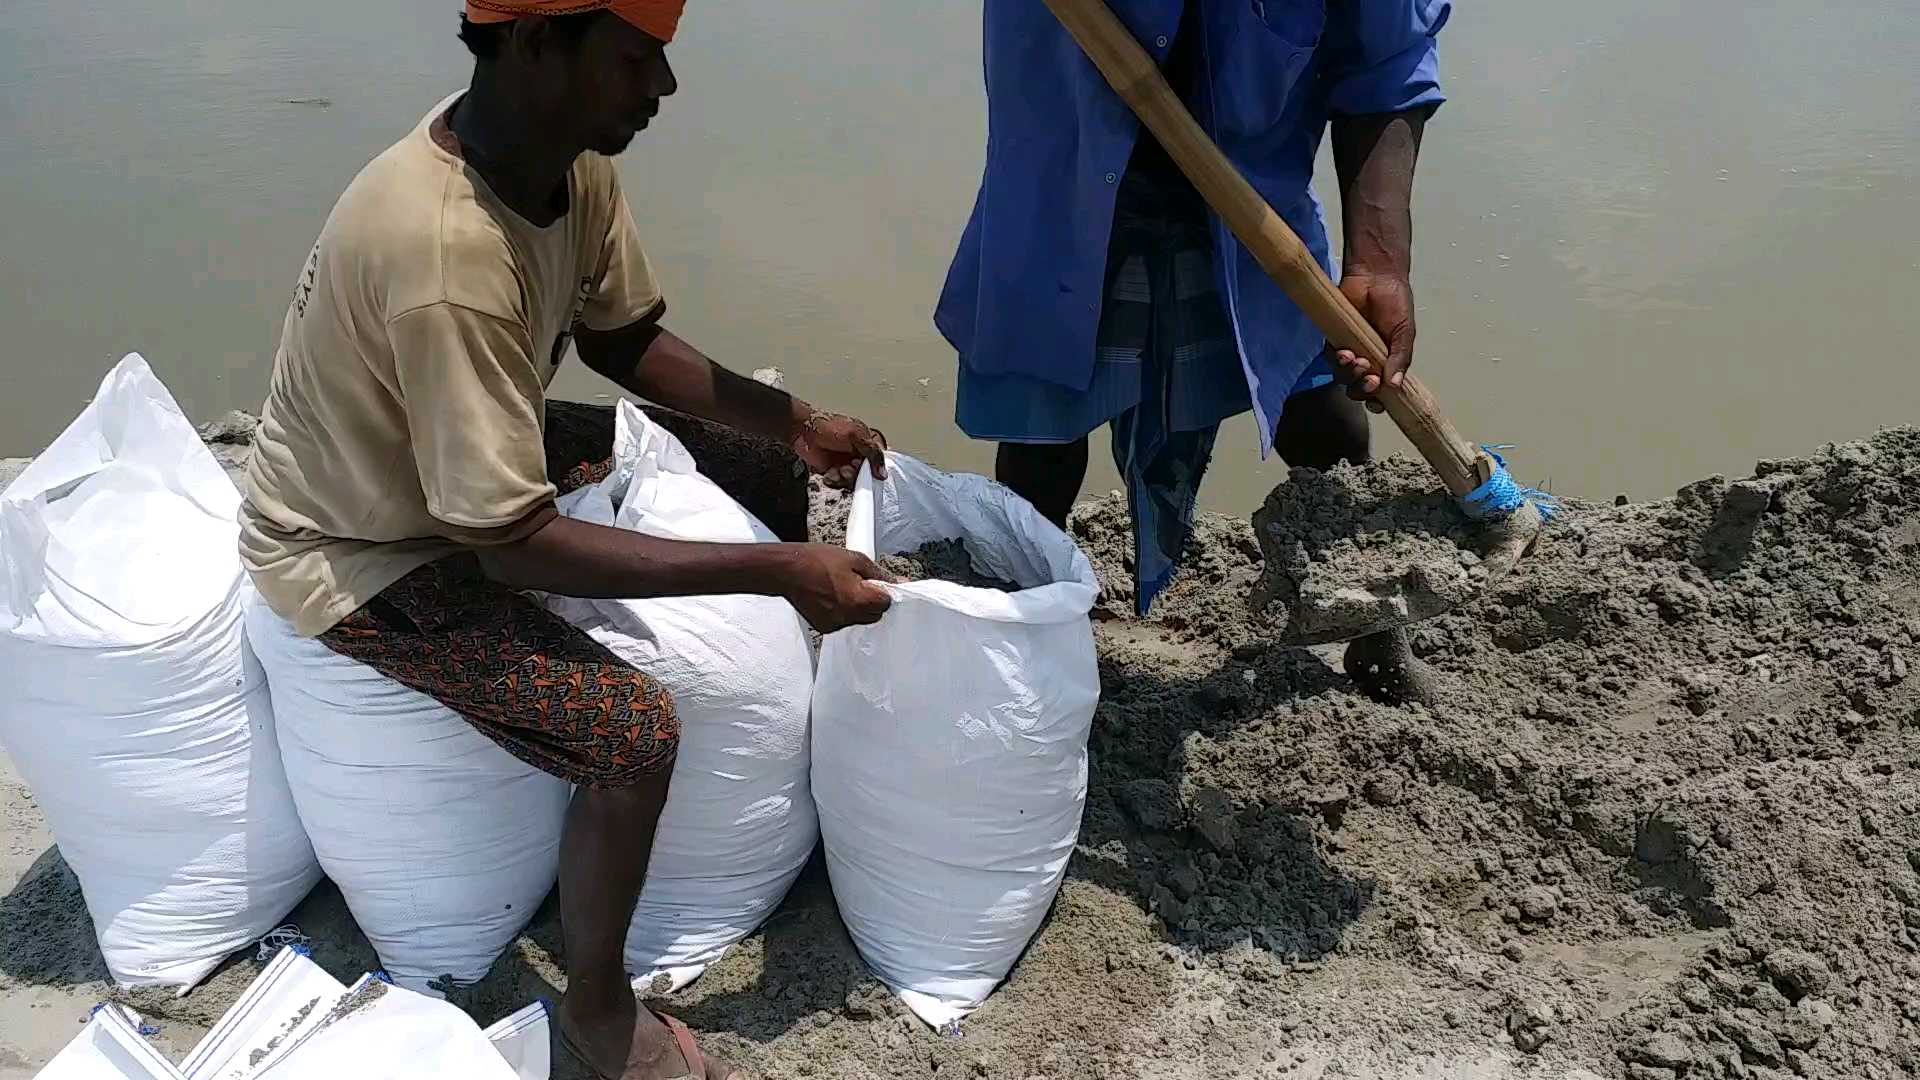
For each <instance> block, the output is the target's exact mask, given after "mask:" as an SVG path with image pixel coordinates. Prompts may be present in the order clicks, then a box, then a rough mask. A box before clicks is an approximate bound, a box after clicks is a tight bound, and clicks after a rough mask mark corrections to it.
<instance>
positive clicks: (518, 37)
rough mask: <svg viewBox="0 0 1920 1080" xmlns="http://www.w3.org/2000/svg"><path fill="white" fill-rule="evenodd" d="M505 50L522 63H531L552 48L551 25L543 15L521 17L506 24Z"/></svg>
mask: <svg viewBox="0 0 1920 1080" xmlns="http://www.w3.org/2000/svg"><path fill="white" fill-rule="evenodd" d="M508 25H509V26H510V27H512V29H511V30H510V31H509V32H508V35H507V48H509V49H511V50H513V51H514V53H515V55H517V56H518V57H519V59H520V60H521V61H522V62H523V63H529V64H530V63H532V62H534V61H537V60H539V59H540V57H542V56H543V55H545V54H546V52H547V50H548V49H551V48H553V36H554V35H553V23H551V22H549V21H548V20H547V17H546V16H545V15H522V16H520V17H519V18H517V19H515V20H513V22H511V23H509V24H508Z"/></svg>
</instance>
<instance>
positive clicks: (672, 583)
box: [474, 517, 794, 600]
mask: <svg viewBox="0 0 1920 1080" xmlns="http://www.w3.org/2000/svg"><path fill="white" fill-rule="evenodd" d="M474 551H475V552H476V553H477V554H478V555H479V557H480V565H481V567H482V569H484V570H485V571H486V574H487V576H488V577H490V578H492V579H493V580H495V581H498V582H500V583H501V584H503V585H507V586H509V587H511V588H515V589H535V590H538V591H540V592H549V593H557V594H559V595H561V596H577V597H582V598H585V599H617V600H633V599H641V598H645V597H655V596H708V595H723V594H739V593H745V594H752V595H758V596H781V595H784V593H785V591H786V589H787V586H788V584H789V581H790V577H791V573H792V558H793V551H794V548H793V546H792V545H787V544H707V543H696V542H693V541H687V540H665V539H661V538H660V537H655V536H646V535H643V534H641V533H637V532H628V531H627V530H625V529H613V528H608V527H606V526H603V525H594V524H592V523H590V522H585V521H576V520H574V519H572V518H565V517H556V518H554V519H553V520H552V521H550V522H548V523H547V524H546V525H545V526H542V527H541V528H540V529H539V530H538V531H537V532H535V533H534V534H533V535H531V536H529V537H527V538H526V539H524V540H521V541H519V542H517V543H513V544H505V545H502V546H500V547H486V548H475V549H474Z"/></svg>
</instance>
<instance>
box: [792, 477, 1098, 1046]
mask: <svg viewBox="0 0 1920 1080" xmlns="http://www.w3.org/2000/svg"><path fill="white" fill-rule="evenodd" d="M852 503H853V506H852V514H851V516H850V518H849V520H848V524H847V546H848V547H849V548H852V549H853V550H855V551H859V552H862V553H863V554H866V555H869V556H874V555H883V554H899V553H903V552H911V551H914V550H917V549H918V548H920V547H922V546H923V545H925V544H927V543H930V542H933V541H938V540H952V539H962V540H964V541H965V542H966V546H967V550H968V551H969V553H970V554H971V556H972V560H973V564H974V569H975V570H977V571H979V572H980V573H982V574H985V575H987V576H988V577H992V578H996V579H999V580H1001V581H1008V582H1012V583H1013V584H1015V585H1019V586H1021V587H1022V589H1021V591H1019V592H1014V593H1003V592H1000V591H998V590H995V589H979V588H968V587H966V586H962V585H957V584H954V583H952V582H945V581H917V582H909V583H905V584H897V585H889V586H887V589H888V591H889V592H890V593H891V594H892V595H893V607H892V608H891V609H890V610H889V611H888V612H887V614H886V615H885V616H884V617H883V618H882V619H881V620H880V622H879V623H877V624H875V625H873V626H857V627H852V628H849V629H846V630H842V631H840V632H839V633H836V634H830V635H828V636H827V638H826V640H825V643H824V644H823V645H822V647H821V653H820V671H819V675H818V678H817V680H816V682H815V686H814V697H813V717H814V725H813V792H814V799H815V801H816V803H817V804H818V805H819V811H820V830H821V836H822V839H823V840H824V841H825V845H826V853H827V868H828V871H829V873H830V875H831V877H832V879H833V893H834V897H835V899H836V900H837V901H838V902H839V905H840V914H841V916H842V917H843V918H844V919H845V920H846V923H847V929H848V931H849V932H850V933H851V934H852V936H853V940H854V944H855V945H856V946H858V947H859V950H860V954H861V956H862V957H863V958H865V960H866V962H867V964H868V966H870V967H871V968H872V969H873V971H874V973H875V974H876V975H878V976H879V977H880V978H881V980H882V981H884V982H886V983H887V984H888V985H890V986H892V987H893V988H894V989H895V990H896V991H898V992H899V994H900V997H901V999H902V1000H903V1001H905V1002H906V1004H907V1006H908V1007H909V1008H911V1009H912V1010H913V1011H914V1012H915V1013H916V1014H917V1015H919V1016H920V1017H921V1018H922V1019H923V1020H926V1021H927V1022H928V1023H930V1024H933V1025H934V1026H936V1027H945V1026H947V1025H949V1024H951V1023H954V1022H956V1021H958V1020H959V1019H960V1018H961V1017H964V1016H965V1015H966V1014H967V1013H969V1012H971V1011H972V1010H974V1009H976V1008H978V1007H979V1006H980V1005H981V1004H982V1003H983V1002H984V1001H985V1000H986V998H987V996H988V995H989V994H991V993H992V991H993V989H994V987H996V986H998V985H999V983H1000V982H1001V981H1002V980H1003V979H1005V978H1006V976H1007V973H1008V972H1009V971H1010V970H1011V969H1012V967H1013V963H1014V961H1015V960H1016V959H1018V958H1019V956H1020V953H1021V951H1022V950H1024V949H1025V948H1026V946H1027V943H1028V941H1029V940H1030V939H1031V938H1032V937H1033V934H1034V932H1035V931H1036V930H1038V929H1039V926H1040V922H1041V919H1042V918H1044V917H1045V915H1046V912H1047V908H1048V906H1049V905H1051V904H1052V902H1053V897H1054V894H1055V893H1056V892H1057V891H1058V889H1059V887H1060V881H1061V878H1062V876H1063V875H1064V874H1065V873H1066V868H1067V860H1068V859H1069V858H1070V857H1071V856H1072V854H1073V848H1074V843H1075V841H1076V840H1077V838H1078V836H1079V831H1080V815H1081V812H1082V810H1083V809H1084V808H1085V806H1086V795H1087V738H1088V735H1089V733H1090V731H1091V728H1092V722H1093V712H1094V707H1095V706H1096V704H1098V702H1099V697H1100V676H1099V669H1098V664H1097V661H1096V659H1095V656H1094V644H1093V628H1092V624H1091V622H1090V621H1089V620H1088V612H1090V611H1091V610H1092V608H1093V604H1094V601H1095V599H1096V598H1097V596H1098V594H1099V584H1098V582H1097V581H1096V580H1095V578H1094V573H1093V566H1092V564H1091V563H1090V562H1089V561H1088V560H1087V557H1086V556H1085V555H1084V554H1083V553H1081V551H1080V549H1079V548H1078V547H1076V546H1075V545H1074V543H1073V541H1072V540H1070V539H1069V538H1068V537H1067V536H1066V534H1064V533H1062V532H1061V531H1060V530H1059V529H1058V528H1055V527H1054V526H1053V525H1052V524H1051V523H1050V522H1048V521H1047V520H1046V519H1045V518H1043V517H1041V516H1040V513H1039V512H1038V511H1036V510H1035V509H1034V508H1033V507H1032V506H1031V505H1029V504H1028V503H1027V502H1026V501H1025V500H1024V499H1021V498H1020V497H1019V496H1017V495H1015V494H1013V493H1012V492H1011V491H1009V490H1008V489H1006V488H1005V487H1002V486H1001V485H999V484H996V483H994V482H993V481H991V480H988V479H986V478H985V477H981V476H970V475H961V474H952V473H944V472H940V471H939V470H937V469H933V468H930V467H928V466H927V465H925V464H922V463H921V462H919V461H916V460H914V459H913V458H911V457H907V456H906V455H904V454H890V455H888V458H887V478H886V480H884V481H880V482H877V483H876V482H875V480H874V479H873V476H872V474H871V472H870V471H868V470H863V471H862V474H861V477H860V481H859V484H858V486H857V487H856V489H855V491H854V496H853V500H852Z"/></svg>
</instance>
